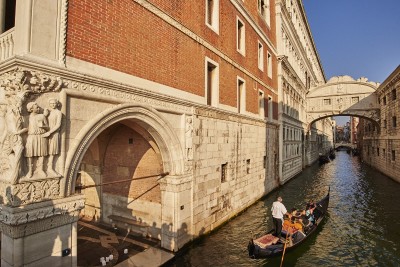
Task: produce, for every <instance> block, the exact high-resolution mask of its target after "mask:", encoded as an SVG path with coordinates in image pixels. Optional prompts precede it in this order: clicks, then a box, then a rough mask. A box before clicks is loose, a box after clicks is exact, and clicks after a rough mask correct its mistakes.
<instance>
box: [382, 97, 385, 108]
mask: <svg viewBox="0 0 400 267" xmlns="http://www.w3.org/2000/svg"><path fill="white" fill-rule="evenodd" d="M382 102H383V105H384V106H385V105H386V96H384V97H382Z"/></svg>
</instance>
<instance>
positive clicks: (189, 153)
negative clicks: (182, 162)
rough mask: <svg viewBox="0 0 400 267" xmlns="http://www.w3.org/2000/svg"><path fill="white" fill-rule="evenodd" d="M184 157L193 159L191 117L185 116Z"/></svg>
mask: <svg viewBox="0 0 400 267" xmlns="http://www.w3.org/2000/svg"><path fill="white" fill-rule="evenodd" d="M185 144H186V145H185V149H186V159H187V160H193V147H192V146H193V118H192V117H186V126H185Z"/></svg>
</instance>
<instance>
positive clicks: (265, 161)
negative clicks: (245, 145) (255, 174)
mask: <svg viewBox="0 0 400 267" xmlns="http://www.w3.org/2000/svg"><path fill="white" fill-rule="evenodd" d="M266 168H267V156H264V169H266Z"/></svg>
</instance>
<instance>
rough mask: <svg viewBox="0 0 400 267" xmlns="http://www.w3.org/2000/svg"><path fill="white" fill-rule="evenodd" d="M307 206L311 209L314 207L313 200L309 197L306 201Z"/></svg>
mask: <svg viewBox="0 0 400 267" xmlns="http://www.w3.org/2000/svg"><path fill="white" fill-rule="evenodd" d="M307 206H309V207H310V208H311V209H313V208H315V203H314V200H313V199H311V200H310V202H308V203H307Z"/></svg>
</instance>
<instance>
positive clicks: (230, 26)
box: [66, 0, 277, 119]
mask: <svg viewBox="0 0 400 267" xmlns="http://www.w3.org/2000/svg"><path fill="white" fill-rule="evenodd" d="M149 2H150V3H152V4H154V5H155V6H157V7H158V8H159V9H160V10H161V12H162V13H164V14H167V15H169V16H170V17H172V18H173V19H174V20H176V21H178V22H180V23H181V24H182V25H183V26H185V27H186V28H188V29H189V30H190V31H192V32H194V33H195V34H197V35H198V36H199V37H201V38H203V39H204V40H206V41H207V42H209V43H210V44H212V45H213V46H214V47H215V48H217V49H218V50H220V51H223V53H224V54H225V55H227V56H228V57H229V58H230V59H232V60H233V61H234V62H236V63H237V64H239V65H240V66H242V67H243V68H245V69H246V70H247V71H249V72H250V73H251V74H252V75H254V77H257V78H258V79H261V80H262V81H264V82H265V84H267V85H268V86H270V87H271V88H277V82H276V78H275V77H276V75H273V77H274V78H273V79H271V78H269V77H268V76H267V72H266V69H267V67H266V65H265V67H264V69H265V71H264V72H262V71H260V70H259V69H258V66H257V49H258V43H257V41H258V40H260V41H261V38H260V37H259V36H258V35H257V33H256V32H255V31H254V30H253V29H252V27H251V26H250V25H249V24H248V23H246V56H245V57H244V56H242V55H241V54H240V53H238V52H237V51H236V17H237V16H239V17H240V18H241V19H242V20H243V21H245V20H244V18H243V17H242V16H241V15H240V14H239V11H238V10H237V9H236V8H235V7H234V6H233V5H232V3H231V2H230V1H229V0H220V33H219V35H217V34H216V33H215V32H214V31H212V30H211V29H210V28H208V27H207V26H206V25H205V17H204V14H205V6H204V5H205V1H161V0H153V1H149ZM245 5H246V8H248V9H249V12H250V13H251V15H252V16H253V17H254V18H256V20H255V21H256V22H257V23H259V26H260V28H261V29H262V30H264V32H265V34H266V36H267V37H268V38H269V39H270V40H271V42H272V43H273V44H276V40H275V16H274V15H273V16H272V17H271V28H267V27H266V25H265V23H263V22H262V21H260V20H261V18H260V16H259V15H258V12H257V5H256V3H254V4H253V5H251V4H250V3H247V2H246V4H245ZM271 7H272V8H273V7H274V1H271ZM67 31H68V32H67V49H66V50H67V51H66V54H67V55H68V56H70V57H74V58H77V59H81V60H84V61H87V62H91V63H94V64H97V65H100V66H104V67H108V68H111V69H114V70H118V71H121V72H124V73H128V74H131V75H134V76H137V77H141V78H145V79H148V80H151V81H155V82H158V83H160V84H164V85H168V86H171V87H173V88H178V89H180V90H183V91H186V92H190V93H193V94H196V95H199V96H204V95H205V89H204V87H205V78H204V77H205V66H204V65H205V62H204V60H205V57H206V56H207V57H209V58H211V59H212V60H214V61H215V62H217V63H218V64H220V100H219V102H220V103H222V104H225V105H229V106H232V107H235V106H236V105H237V88H236V77H237V76H240V77H243V78H244V79H246V83H247V90H246V92H247V96H246V101H247V103H246V106H247V111H249V112H252V113H255V114H257V113H258V93H257V92H258V89H262V90H264V92H265V96H266V97H267V96H268V95H271V96H272V97H273V102H274V118H275V119H277V95H276V94H275V93H273V92H271V91H270V90H269V89H268V88H263V86H260V85H258V84H257V82H256V81H255V80H254V79H252V78H250V77H246V75H244V74H243V73H241V71H239V70H238V69H237V68H235V67H234V66H233V65H231V64H230V63H228V62H226V61H225V60H222V59H221V58H220V57H219V56H217V55H215V54H214V53H213V52H211V51H210V50H208V49H206V48H205V47H204V46H203V45H201V44H200V43H199V42H196V41H194V40H193V39H191V38H189V37H188V36H187V35H185V34H184V33H182V32H181V31H179V30H177V29H176V28H174V27H173V26H171V25H169V24H168V23H166V22H165V21H164V20H162V19H160V18H159V17H158V16H156V15H154V14H153V13H151V12H149V11H148V10H146V9H145V8H143V7H142V6H141V5H140V4H138V3H137V2H135V1H132V0H120V1H103V0H90V1H89V0H71V1H69V9H68V28H67ZM263 46H264V49H265V51H264V55H266V54H267V50H268V51H270V52H271V48H269V47H268V45H267V44H266V43H263ZM271 54H272V55H273V53H272V52H271ZM265 62H266V59H265ZM272 62H273V73H275V74H276V70H277V59H276V57H275V56H273V61H272ZM253 89H254V90H253ZM266 110H267V109H266Z"/></svg>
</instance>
